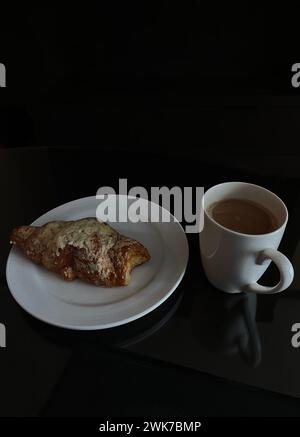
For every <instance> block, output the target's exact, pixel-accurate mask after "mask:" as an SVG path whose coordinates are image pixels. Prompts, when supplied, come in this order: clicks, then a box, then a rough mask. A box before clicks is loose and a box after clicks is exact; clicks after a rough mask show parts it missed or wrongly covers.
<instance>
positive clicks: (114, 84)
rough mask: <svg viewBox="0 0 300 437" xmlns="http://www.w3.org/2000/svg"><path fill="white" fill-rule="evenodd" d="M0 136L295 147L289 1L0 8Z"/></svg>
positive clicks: (55, 141)
mask: <svg viewBox="0 0 300 437" xmlns="http://www.w3.org/2000/svg"><path fill="white" fill-rule="evenodd" d="M0 24H1V26H0V28H1V30H0V38H1V39H0V62H2V63H4V64H5V65H6V68H7V88H5V89H4V88H2V89H1V90H0V143H1V144H2V145H5V146H28V145H29V146H62V145H63V146H93V147H94V146H95V147H109V148H122V149H125V150H127V149H135V150H137V151H138V152H139V153H146V152H147V150H150V149H151V150H152V151H153V150H159V151H160V152H165V153H166V154H170V153H179V154H182V153H183V154H188V155H191V156H196V157H201V156H203V155H205V154H206V153H211V152H212V151H213V152H216V151H217V152H228V153H236V152H240V153H247V154H254V155H256V154H258V153H268V154H271V155H272V154H273V155H274V154H278V153H282V152H283V151H284V153H294V148H295V144H296V147H297V138H298V137H299V134H300V129H299V122H298V120H299V115H300V112H299V93H300V91H299V90H298V89H296V88H293V87H292V85H291V77H292V73H291V66H292V64H293V63H295V62H300V54H299V48H298V35H297V26H298V23H297V9H296V4H293V3H291V2H284V5H282V4H279V3H278V4H277V3H275V4H272V5H271V4H268V3H261V2H260V3H259V4H256V3H255V2H250V1H244V2H234V3H232V2H230V3H229V2H202V1H200V0H192V1H181V2H176V1H159V2H155V1H151V2H150V1H149V2H147V1H145V2H144V1H111V2H98V5H97V6H95V5H93V4H91V3H86V4H84V5H82V4H81V3H79V4H76V3H73V4H72V5H65V4H62V3H60V4H59V5H55V4H54V3H50V4H49V5H40V6H35V7H32V6H29V5H28V4H27V3H26V5H25V4H23V5H21V6H19V5H18V6H16V7H15V9H14V10H12V8H10V9H9V10H8V8H7V7H4V6H1V18H0Z"/></svg>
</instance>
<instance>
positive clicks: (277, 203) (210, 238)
mask: <svg viewBox="0 0 300 437" xmlns="http://www.w3.org/2000/svg"><path fill="white" fill-rule="evenodd" d="M226 200H227V205H226V207H227V210H226V211H225V212H224V211H223V215H224V220H225V219H228V214H230V212H231V213H232V214H231V215H232V217H231V219H232V220H236V221H238V220H242V219H243V213H244V211H241V213H240V214H237V213H236V211H235V212H233V210H232V211H230V208H234V207H233V206H232V205H233V204H234V202H235V204H238V203H239V201H240V200H242V201H244V202H247V203H248V204H249V205H250V206H251V205H252V206H251V208H252V209H251V208H250V207H249V209H251V211H252V213H253V211H254V216H253V217H250V223H248V228H249V226H250V230H251V227H252V228H253V226H251V225H253V223H254V222H255V220H256V219H258V221H259V220H265V223H264V227H263V228H262V229H263V231H262V232H260V233H250V232H249V233H246V232H240V227H238V228H236V229H239V230H238V231H236V230H234V229H235V228H234V227H233V225H232V227H231V226H230V225H227V226H224V224H223V225H222V224H220V221H221V222H222V220H220V219H218V215H217V216H216V217H217V219H216V217H214V215H213V214H212V212H211V211H212V207H214V205H218V203H220V202H224V201H226ZM229 201H234V202H231V203H232V205H231V207H230V205H229V206H228V204H229V203H230V202H229ZM240 203H241V202H240ZM202 207H203V210H204V228H203V230H202V232H200V249H201V257H202V264H203V267H204V270H205V273H206V276H207V278H208V280H209V281H210V282H211V283H212V284H213V285H214V286H215V287H216V288H218V289H220V290H222V291H225V292H227V293H240V292H243V291H246V292H247V291H250V292H255V293H269V294H271V293H278V292H280V291H283V290H285V289H286V288H288V287H289V285H290V284H291V282H292V280H293V277H294V270H293V267H292V264H291V263H290V261H289V260H288V259H287V258H286V257H285V256H284V255H283V254H282V253H281V252H279V251H278V250H277V248H278V246H279V244H280V241H281V239H282V236H283V234H284V231H285V228H286V224H287V221H288V211H287V208H286V206H285V204H284V203H283V202H282V200H281V199H279V197H277V196H276V195H275V194H273V193H272V192H271V191H269V190H267V189H265V188H262V187H259V186H258V185H253V184H248V183H244V182H228V183H224V184H220V185H216V186H214V187H212V188H210V189H209V190H208V191H207V192H206V193H205V195H204V196H203V199H202ZM235 208H236V205H235ZM255 208H256V209H257V210H260V214H261V218H258V217H257V216H255ZM263 211H268V213H267V212H266V213H265V216H264V215H263ZM218 213H219V216H221V215H222V211H220V208H219V212H218ZM225 213H226V214H227V216H226V217H225ZM257 214H258V212H257ZM267 215H269V217H270V220H271V217H272V218H273V217H274V220H273V222H272V223H270V224H269V225H270V226H267V224H266V220H267ZM248 221H249V217H248ZM256 222H257V220H256ZM229 223H230V222H229ZM256 224H258V223H256ZM229 227H230V228H229ZM258 229H259V228H258ZM271 261H273V262H274V263H275V264H276V266H277V267H278V269H279V272H280V281H279V283H278V284H277V285H275V286H274V287H266V286H262V285H260V284H258V283H257V281H258V280H259V279H260V278H261V276H262V275H263V273H264V272H265V271H266V269H267V268H268V266H269V264H270V262H271Z"/></svg>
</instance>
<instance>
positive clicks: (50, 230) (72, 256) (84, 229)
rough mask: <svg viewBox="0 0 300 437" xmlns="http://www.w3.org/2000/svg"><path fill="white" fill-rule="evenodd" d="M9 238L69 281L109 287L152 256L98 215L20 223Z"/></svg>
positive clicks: (124, 280)
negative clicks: (76, 280)
mask: <svg viewBox="0 0 300 437" xmlns="http://www.w3.org/2000/svg"><path fill="white" fill-rule="evenodd" d="M10 240H11V242H12V243H13V244H14V245H16V246H17V247H19V248H20V249H21V250H22V252H23V253H24V254H25V255H26V256H27V258H29V259H30V260H31V261H33V262H35V263H37V264H41V265H42V266H44V267H45V268H46V269H48V270H50V271H52V272H55V273H58V274H59V275H61V276H62V277H63V278H64V279H66V280H68V281H72V280H73V279H75V278H80V279H82V280H84V281H87V282H91V283H93V284H95V285H103V286H106V287H112V286H118V285H127V284H128V283H129V281H130V272H131V270H132V269H133V267H135V266H137V265H138V264H142V263H144V262H145V261H148V260H149V259H150V255H149V252H148V250H147V249H146V248H145V247H144V246H143V245H142V244H141V243H139V242H138V241H135V240H133V239H131V238H128V237H125V236H124V235H121V234H119V233H118V232H117V231H116V230H114V229H113V228H112V227H111V226H109V225H108V224H107V223H104V222H100V221H98V220H97V219H95V218H85V219H81V220H76V221H52V222H49V223H47V224H45V225H43V226H18V227H16V228H15V229H13V231H12V233H11V235H10Z"/></svg>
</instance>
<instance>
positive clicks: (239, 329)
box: [191, 285, 262, 367]
mask: <svg viewBox="0 0 300 437" xmlns="http://www.w3.org/2000/svg"><path fill="white" fill-rule="evenodd" d="M193 308H195V309H197V312H196V311H192V315H191V327H192V331H193V334H194V335H195V337H196V338H197V340H198V341H199V343H200V344H201V346H203V347H204V348H205V349H206V350H209V351H211V352H213V353H215V354H216V355H218V356H237V355H239V356H240V357H241V358H242V360H243V361H244V362H245V363H246V364H247V365H248V366H251V367H257V366H258V365H259V364H260V362H261V359H262V347H261V341H260V336H259V333H258V329H257V326H256V321H255V319H256V310H257V296H256V294H254V293H253V294H251V293H239V294H234V295H230V294H227V293H223V292H221V291H218V290H216V289H215V288H213V287H212V286H210V285H207V287H206V288H205V289H203V290H201V291H199V292H197V293H196V294H195V302H194V305H193ZM199 309H200V313H199Z"/></svg>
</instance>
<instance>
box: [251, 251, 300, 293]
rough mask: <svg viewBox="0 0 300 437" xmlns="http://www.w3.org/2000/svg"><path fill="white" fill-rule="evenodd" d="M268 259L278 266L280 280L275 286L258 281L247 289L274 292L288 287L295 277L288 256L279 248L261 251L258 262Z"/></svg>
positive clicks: (254, 291)
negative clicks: (261, 283) (266, 285)
mask: <svg viewBox="0 0 300 437" xmlns="http://www.w3.org/2000/svg"><path fill="white" fill-rule="evenodd" d="M267 259H271V260H272V261H273V262H274V263H275V264H276V266H277V268H278V270H279V273H280V280H279V282H278V284H277V285H275V286H274V287H265V286H264V285H260V284H258V283H257V282H253V283H252V284H248V285H247V286H246V288H245V291H247V292H252V293H257V294H274V293H280V292H281V291H283V290H285V289H286V288H288V287H289V286H290V285H291V283H292V281H293V279H294V269H293V266H292V264H291V262H290V261H289V260H288V258H287V257H286V256H285V255H283V254H282V253H281V252H279V251H278V250H275V249H272V248H268V249H265V250H263V251H262V252H260V254H259V256H258V259H257V264H260V265H261V264H263V262H264V261H265V260H267Z"/></svg>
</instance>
